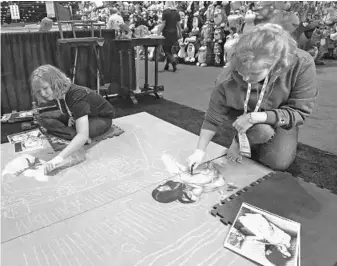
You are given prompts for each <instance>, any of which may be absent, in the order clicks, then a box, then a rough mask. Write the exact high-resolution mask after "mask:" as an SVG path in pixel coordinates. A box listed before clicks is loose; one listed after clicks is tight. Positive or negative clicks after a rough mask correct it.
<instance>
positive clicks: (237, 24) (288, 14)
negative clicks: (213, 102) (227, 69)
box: [119, 1, 337, 67]
mask: <svg viewBox="0 0 337 266" xmlns="http://www.w3.org/2000/svg"><path fill="white" fill-rule="evenodd" d="M160 3H161V2H151V1H150V2H144V4H143V5H141V4H139V3H138V2H134V3H130V4H128V5H127V6H126V4H125V2H123V4H120V6H119V9H120V10H124V11H125V10H126V9H128V10H129V11H130V12H129V14H131V15H129V16H126V15H125V14H126V13H125V12H124V11H123V14H124V15H125V16H124V17H125V18H126V19H127V20H128V21H129V24H130V29H137V28H138V27H144V26H145V27H147V28H148V30H149V31H151V32H152V33H154V32H155V31H154V30H153V29H155V27H156V26H157V25H160V24H161V17H162V11H163V9H164V6H163V5H160ZM161 4H162V3H161ZM177 9H178V10H179V14H180V18H181V22H180V26H181V29H182V35H183V38H182V39H180V40H179V41H178V43H177V44H176V46H177V49H174V51H173V52H174V53H175V54H176V58H177V59H178V61H179V63H184V64H193V65H197V66H218V67H222V66H226V64H227V63H228V61H229V59H230V55H231V53H232V50H233V49H232V48H233V47H234V45H235V43H236V41H237V39H238V37H239V36H240V34H242V33H245V32H249V31H250V30H251V29H252V28H253V27H254V25H256V24H258V23H263V22H272V23H278V24H281V25H282V26H283V27H284V28H285V29H286V30H288V31H289V32H290V33H291V34H292V35H293V36H294V37H295V39H296V40H297V41H298V42H299V46H300V48H302V49H305V50H307V51H308V52H309V53H311V54H312V55H313V57H314V58H315V60H316V63H318V62H319V59H321V58H323V56H324V55H327V56H328V57H330V58H334V57H336V47H337V42H336V37H334V36H335V35H336V32H337V26H336V25H337V24H336V22H337V9H336V6H335V3H332V2H262V1H261V2H247V1H234V2H227V1H222V2H219V1H181V2H178V4H177ZM131 11H132V12H131ZM315 51H316V52H315Z"/></svg>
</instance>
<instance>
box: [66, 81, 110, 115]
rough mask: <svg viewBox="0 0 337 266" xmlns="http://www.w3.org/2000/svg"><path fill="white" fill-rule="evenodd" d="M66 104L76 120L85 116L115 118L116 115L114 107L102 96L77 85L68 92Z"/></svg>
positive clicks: (72, 86) (73, 85)
mask: <svg viewBox="0 0 337 266" xmlns="http://www.w3.org/2000/svg"><path fill="white" fill-rule="evenodd" d="M65 102H66V104H67V105H68V108H69V110H70V112H71V113H72V115H73V117H74V119H75V120H76V119H78V118H80V117H82V116H85V115H88V116H89V117H104V118H113V117H114V115H115V110H114V108H113V106H112V105H111V104H110V103H109V102H108V101H107V100H106V99H104V98H103V97H102V96H101V95H99V94H97V93H96V92H95V91H93V90H91V89H89V88H86V87H82V86H78V85H75V84H72V85H71V87H70V89H69V90H68V91H67V93H66V95H65Z"/></svg>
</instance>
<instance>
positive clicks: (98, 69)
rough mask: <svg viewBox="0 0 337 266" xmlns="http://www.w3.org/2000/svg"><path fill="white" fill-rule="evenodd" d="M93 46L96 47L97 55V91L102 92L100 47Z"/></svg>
mask: <svg viewBox="0 0 337 266" xmlns="http://www.w3.org/2000/svg"><path fill="white" fill-rule="evenodd" d="M93 48H94V53H95V57H96V75H97V93H98V94H100V87H101V71H100V63H99V48H98V49H97V48H96V46H93Z"/></svg>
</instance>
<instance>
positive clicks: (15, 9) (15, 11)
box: [9, 4, 20, 19]
mask: <svg viewBox="0 0 337 266" xmlns="http://www.w3.org/2000/svg"><path fill="white" fill-rule="evenodd" d="M9 10H10V12H11V18H12V19H20V11H19V6H18V5H16V4H15V5H9Z"/></svg>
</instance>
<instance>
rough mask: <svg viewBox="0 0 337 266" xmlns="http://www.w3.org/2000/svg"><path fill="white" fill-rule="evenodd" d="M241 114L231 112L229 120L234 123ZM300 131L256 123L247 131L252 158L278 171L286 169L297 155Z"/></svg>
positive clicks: (296, 128) (295, 128)
mask: <svg viewBox="0 0 337 266" xmlns="http://www.w3.org/2000/svg"><path fill="white" fill-rule="evenodd" d="M239 115H241V114H239ZM239 115H238V114H237V113H236V112H235V113H234V114H233V112H230V113H229V114H228V116H227V118H228V121H230V122H231V123H234V121H235V120H236V118H237V117H238V116H239ZM298 131H299V130H298V127H294V128H291V129H289V130H285V129H283V128H280V127H277V128H274V127H272V126H270V125H267V124H255V125H254V126H252V127H251V128H250V129H249V130H247V132H246V134H247V137H248V140H249V143H250V145H251V149H252V159H253V160H256V161H258V162H260V163H262V164H264V165H266V166H268V167H270V168H271V169H273V170H276V171H284V170H286V169H287V168H288V167H289V166H290V165H291V164H292V163H293V161H294V160H295V157H296V150H297V142H298Z"/></svg>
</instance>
